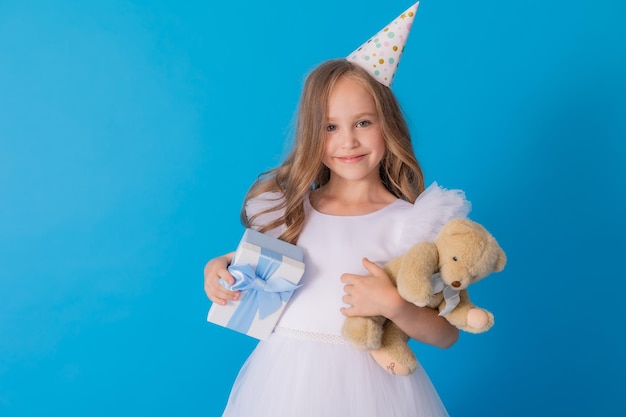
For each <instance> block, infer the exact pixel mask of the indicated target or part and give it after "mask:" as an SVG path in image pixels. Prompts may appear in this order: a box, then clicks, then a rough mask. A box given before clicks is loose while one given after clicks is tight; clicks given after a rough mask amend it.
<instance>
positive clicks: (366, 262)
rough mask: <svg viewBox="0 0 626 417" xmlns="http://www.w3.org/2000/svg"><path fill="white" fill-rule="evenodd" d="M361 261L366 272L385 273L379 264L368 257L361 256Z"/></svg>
mask: <svg viewBox="0 0 626 417" xmlns="http://www.w3.org/2000/svg"><path fill="white" fill-rule="evenodd" d="M362 262H363V266H364V267H365V269H367V272H369V273H370V275H373V276H380V275H384V274H385V271H384V270H383V269H382V268H381V267H380V266H378V265H377V264H375V263H374V262H372V261H370V260H369V259H367V258H363V261H362Z"/></svg>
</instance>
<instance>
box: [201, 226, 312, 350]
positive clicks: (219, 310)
mask: <svg viewBox="0 0 626 417" xmlns="http://www.w3.org/2000/svg"><path fill="white" fill-rule="evenodd" d="M303 260H304V253H303V251H302V249H301V248H299V247H297V246H295V245H292V244H290V243H287V242H285V241H282V240H279V239H275V238H273V237H270V236H268V235H265V234H263V233H259V232H257V231H255V230H252V229H246V231H245V233H244V234H243V237H242V238H241V241H240V242H239V246H238V247H237V251H236V252H235V255H234V257H233V260H232V262H231V265H230V266H229V267H228V270H229V272H230V273H231V275H232V276H233V277H234V278H235V281H236V282H235V285H233V286H232V287H231V286H229V285H227V284H226V283H225V282H221V283H222V285H224V286H225V287H226V288H228V289H233V290H240V291H241V297H240V298H239V300H238V301H228V302H227V303H226V305H223V306H222V305H219V304H215V303H214V304H213V305H212V306H211V309H210V310H209V314H208V317H207V320H208V321H209V322H211V323H215V324H218V325H220V326H223V327H227V328H229V329H232V330H235V331H238V332H241V333H244V334H247V335H248V336H251V337H254V338H256V339H265V338H267V336H269V335H270V333H272V331H273V330H274V327H275V326H276V322H277V321H278V319H279V318H280V315H281V314H282V312H283V310H284V309H285V306H286V304H287V302H288V301H289V298H290V297H291V295H292V293H293V291H294V290H295V289H297V288H298V287H299V285H298V283H299V282H300V279H301V278H302V274H303V273H304V263H303Z"/></svg>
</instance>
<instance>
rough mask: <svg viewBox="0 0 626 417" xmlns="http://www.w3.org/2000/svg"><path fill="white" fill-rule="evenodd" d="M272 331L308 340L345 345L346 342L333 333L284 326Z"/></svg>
mask: <svg viewBox="0 0 626 417" xmlns="http://www.w3.org/2000/svg"><path fill="white" fill-rule="evenodd" d="M274 332H275V333H278V334H280V335H283V336H286V337H291V338H294V339H300V340H308V341H310V342H322V343H330V344H333V345H347V344H348V342H347V341H346V340H345V339H344V338H343V337H341V336H338V335H334V334H324V333H314V332H307V331H304V330H296V329H288V328H286V327H276V328H274Z"/></svg>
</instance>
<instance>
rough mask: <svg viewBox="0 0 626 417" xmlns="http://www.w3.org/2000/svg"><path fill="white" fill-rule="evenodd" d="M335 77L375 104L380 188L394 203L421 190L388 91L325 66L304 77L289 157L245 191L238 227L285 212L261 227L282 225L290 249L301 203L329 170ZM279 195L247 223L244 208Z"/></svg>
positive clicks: (347, 66) (349, 71)
mask: <svg viewBox="0 0 626 417" xmlns="http://www.w3.org/2000/svg"><path fill="white" fill-rule="evenodd" d="M340 77H349V78H351V79H353V80H355V81H357V82H359V83H360V84H361V85H362V86H363V87H364V88H365V89H366V90H367V91H368V92H369V93H370V94H371V95H372V97H373V98H374V102H375V103H376V109H377V112H378V117H379V120H380V121H381V131H382V136H383V138H384V139H385V148H386V150H385V155H384V157H383V160H382V161H381V165H380V177H381V180H382V182H383V184H384V186H385V187H386V188H387V190H389V191H390V192H391V193H392V194H393V195H395V196H396V197H397V198H401V199H404V200H406V201H409V202H411V203H413V202H414V201H415V199H416V198H417V196H418V195H419V194H420V193H421V192H422V191H423V190H424V176H423V174H422V170H421V168H420V166H419V163H418V162H417V159H416V158H415V154H414V152H413V145H412V144H411V136H410V133H409V129H408V127H407V124H406V121H405V120H404V116H403V114H402V110H401V109H400V106H399V104H398V101H397V100H396V98H395V96H394V94H393V93H392V92H391V90H390V89H389V88H388V87H386V86H384V85H382V84H380V83H379V82H378V81H376V80H375V79H374V78H373V77H372V76H370V75H369V74H368V73H367V72H366V71H365V70H364V69H362V68H361V67H359V66H358V65H355V64H353V63H351V62H349V61H347V60H345V59H337V60H331V61H327V62H324V63H323V64H321V65H320V66H318V67H317V68H316V69H314V70H313V71H312V72H311V73H310V74H309V76H308V77H307V79H306V81H305V84H304V88H303V90H302V97H301V99H300V105H299V108H298V121H297V125H296V133H295V138H294V143H293V147H292V149H291V152H290V153H289V155H288V156H287V158H285V160H284V162H283V163H282V164H281V165H280V166H278V167H276V168H274V169H272V170H270V171H267V172H264V173H262V174H261V175H259V177H258V178H257V180H256V181H255V183H254V184H252V186H251V187H250V189H249V190H248V193H247V194H246V197H245V200H244V208H243V209H242V211H241V221H242V223H243V224H244V226H246V227H249V226H250V225H251V224H252V223H253V222H254V219H255V218H256V217H257V216H259V215H262V214H266V213H269V212H273V211H276V210H284V212H283V215H282V216H280V217H278V218H277V219H276V220H274V221H272V222H270V223H268V224H265V225H263V226H262V227H261V228H260V231H261V232H266V231H269V230H271V229H274V228H276V227H279V226H281V225H285V226H286V229H285V231H284V232H283V233H282V234H281V236H280V239H282V240H284V241H287V242H290V243H293V244H295V243H296V242H297V240H298V237H299V236H300V232H301V231H302V227H303V226H304V204H303V202H304V198H305V197H306V196H307V195H308V193H309V192H310V191H311V190H314V189H316V188H319V187H321V186H323V185H324V184H326V183H327V182H328V180H329V178H330V170H329V169H328V168H327V167H326V166H325V165H324V164H323V163H322V156H323V154H324V138H325V133H326V132H325V129H324V128H325V119H326V117H327V110H328V98H329V96H330V92H331V90H332V88H333V86H334V85H335V83H336V82H337V80H338V79H339V78H340ZM268 191H269V192H280V193H281V194H282V196H283V198H280V199H278V200H276V205H275V206H273V207H270V208H269V209H267V210H265V211H263V212H261V213H256V214H255V215H253V216H252V217H251V218H248V217H247V216H246V213H245V206H246V203H247V202H248V201H249V200H250V199H253V198H255V197H257V196H259V195H261V194H262V193H265V192H268Z"/></svg>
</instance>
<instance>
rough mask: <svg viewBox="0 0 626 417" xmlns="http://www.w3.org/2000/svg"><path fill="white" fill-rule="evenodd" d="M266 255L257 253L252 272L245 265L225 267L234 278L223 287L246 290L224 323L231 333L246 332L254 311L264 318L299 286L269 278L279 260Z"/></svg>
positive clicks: (279, 279) (281, 279) (268, 254)
mask: <svg viewBox="0 0 626 417" xmlns="http://www.w3.org/2000/svg"><path fill="white" fill-rule="evenodd" d="M267 252H271V251H267ZM267 252H266V251H263V250H262V251H261V257H260V258H259V262H258V264H257V267H256V269H255V268H253V267H252V266H251V265H249V264H244V265H231V266H229V267H228V272H230V274H231V275H232V276H233V278H235V284H234V285H232V286H226V287H227V288H228V289H230V290H232V291H247V293H246V295H245V296H244V297H243V298H242V299H241V302H240V304H239V306H238V307H237V309H236V310H235V312H234V314H233V315H232V317H231V318H230V320H229V321H228V325H227V326H228V327H229V328H231V329H233V330H237V331H239V332H242V333H247V331H248V329H250V326H251V325H252V322H253V321H254V318H255V316H256V312H257V311H258V312H259V318H260V319H264V318H266V317H267V316H269V315H270V314H272V313H273V312H275V311H276V310H278V309H279V308H280V306H281V305H282V303H283V302H284V301H287V300H289V297H291V294H292V293H293V291H294V290H295V289H297V288H299V287H300V285H296V284H293V283H291V282H289V281H287V280H286V279H284V278H280V277H274V278H272V279H269V278H270V277H271V276H272V274H273V273H274V272H276V270H277V269H278V267H279V266H280V263H281V259H276V256H272V255H276V254H274V253H267Z"/></svg>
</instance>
